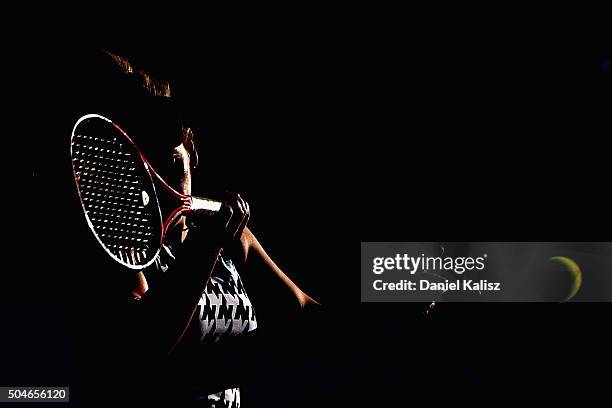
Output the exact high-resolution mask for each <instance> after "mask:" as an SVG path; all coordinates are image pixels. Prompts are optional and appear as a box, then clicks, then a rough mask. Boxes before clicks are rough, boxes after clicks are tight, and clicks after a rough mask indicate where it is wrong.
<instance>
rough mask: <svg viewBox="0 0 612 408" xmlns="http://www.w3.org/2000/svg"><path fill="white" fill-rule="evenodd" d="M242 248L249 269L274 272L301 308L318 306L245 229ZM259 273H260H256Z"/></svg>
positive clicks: (249, 231)
mask: <svg viewBox="0 0 612 408" xmlns="http://www.w3.org/2000/svg"><path fill="white" fill-rule="evenodd" d="M241 243H242V247H243V250H244V263H245V266H246V268H247V269H249V270H252V271H256V270H259V269H263V270H264V271H265V272H268V271H269V272H272V273H273V274H274V275H275V277H276V278H277V281H279V282H280V283H282V285H283V286H284V287H285V288H286V290H288V291H289V292H290V293H291V295H292V297H293V298H294V299H295V300H296V301H297V303H298V305H299V306H300V307H301V308H304V307H305V306H307V305H309V304H318V302H317V301H315V300H314V299H312V298H311V297H310V296H308V295H307V294H306V293H304V292H303V291H302V290H301V289H300V288H299V286H298V285H297V284H295V282H293V281H292V280H291V278H289V276H287V274H285V273H284V272H283V271H282V270H281V268H279V267H278V265H276V263H275V262H274V261H273V260H272V258H270V256H269V255H268V254H267V252H266V251H265V250H264V248H263V247H262V246H261V244H260V243H259V241H258V240H257V238H256V237H255V235H253V233H252V232H251V230H249V229H248V228H245V230H244V233H243V234H242V238H241ZM255 273H259V272H255Z"/></svg>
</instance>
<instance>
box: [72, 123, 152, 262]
mask: <svg viewBox="0 0 612 408" xmlns="http://www.w3.org/2000/svg"><path fill="white" fill-rule="evenodd" d="M70 157H71V161H72V169H73V175H74V180H75V182H76V187H77V191H78V196H79V199H80V201H81V206H82V208H83V213H84V215H85V219H86V221H87V224H88V226H89V228H90V230H91V232H92V233H93V234H94V237H95V238H96V240H97V241H98V243H99V244H100V245H101V246H102V248H103V249H104V251H106V253H107V254H108V255H110V256H111V258H112V259H113V260H115V261H116V262H118V263H119V264H121V265H123V266H125V267H127V268H129V269H132V270H141V269H144V268H146V267H148V266H149V265H151V264H152V263H153V262H154V261H155V258H156V257H157V255H158V254H159V251H160V249H161V243H162V239H163V226H162V216H161V211H160V206H159V201H158V198H157V193H156V191H155V184H154V183H153V178H152V175H151V172H150V166H149V164H148V163H147V161H146V160H145V158H144V157H143V156H142V154H141V153H140V151H139V150H138V148H137V147H136V145H135V144H134V142H133V141H132V140H131V139H130V137H129V136H128V135H127V134H126V133H125V132H124V131H123V130H122V129H121V128H120V127H119V126H117V125H115V124H114V123H113V122H112V121H111V120H110V119H108V118H106V117H104V116H101V115H98V114H87V115H84V116H82V117H81V118H79V119H78V120H77V122H76V123H75V125H74V128H73V130H72V134H71V138H70Z"/></svg>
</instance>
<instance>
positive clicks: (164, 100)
mask: <svg viewBox="0 0 612 408" xmlns="http://www.w3.org/2000/svg"><path fill="white" fill-rule="evenodd" d="M94 60H96V61H98V62H99V65H98V68H97V69H100V66H104V67H106V69H107V70H108V72H106V73H105V74H104V75H106V77H105V78H103V80H102V81H101V83H103V84H104V86H99V88H98V89H97V91H96V92H93V93H89V94H88V95H85V96H84V97H83V99H81V102H82V101H84V100H87V102H86V103H83V104H82V105H81V106H83V105H85V106H87V107H85V108H83V107H79V111H80V112H81V113H87V112H91V111H92V109H95V110H96V113H104V116H99V115H97V114H96V115H88V117H90V116H95V117H96V118H97V117H98V116H99V117H100V118H102V119H104V120H107V121H109V123H110V120H109V119H107V118H106V117H107V116H112V120H113V121H114V122H115V123H120V124H121V126H122V127H121V128H120V127H119V126H116V125H114V126H115V128H116V129H117V130H119V131H120V133H122V134H124V135H125V137H126V139H129V142H132V141H133V142H134V143H135V146H137V147H138V150H137V153H134V154H133V155H136V154H137V155H141V156H142V157H143V158H146V164H145V168H146V169H147V170H150V169H154V173H155V176H156V177H157V178H158V179H159V180H160V181H161V182H162V183H163V184H164V185H166V184H167V187H168V190H170V191H175V192H176V193H178V195H180V196H181V197H187V198H189V197H191V194H192V192H191V182H192V180H191V178H192V169H193V168H194V167H195V166H196V165H197V150H196V148H195V143H194V139H193V133H192V131H191V130H190V129H188V128H184V127H183V126H182V125H181V124H180V122H179V121H178V119H177V114H176V110H175V108H174V107H173V104H172V102H171V99H170V96H171V95H170V86H169V85H168V84H167V83H165V82H163V81H157V80H154V79H152V78H151V77H149V76H148V75H147V74H145V73H143V72H140V71H136V70H134V69H133V67H132V66H131V64H130V63H129V62H128V61H127V60H125V59H123V58H122V57H119V56H117V55H114V54H111V53H109V52H102V53H101V54H100V55H96V57H95V58H94ZM92 95H93V97H92ZM77 123H79V122H77ZM77 129H79V131H78V132H77V131H76V130H77ZM74 132H76V133H78V134H73V139H74V140H73V149H77V147H76V146H78V148H81V150H83V151H84V152H85V153H87V152H88V150H87V149H86V148H87V146H86V143H88V139H87V137H88V136H87V134H86V133H87V132H81V131H80V128H79V127H78V125H77V126H75V131H74ZM74 132H73V133H74ZM81 133H83V134H81ZM128 135H129V137H128ZM77 137H78V138H81V139H77ZM121 137H122V136H121V135H120V134H117V136H116V138H121ZM116 138H114V139H113V140H115V139H116ZM91 139H92V140H93V139H94V138H93V136H92V137H91ZM96 140H98V139H97V138H96ZM78 143H80V144H78ZM98 143H99V142H98ZM83 145H85V146H83ZM102 147H104V146H102ZM89 149H90V150H92V151H93V150H94V149H95V150H96V151H97V150H98V147H97V146H96V147H93V145H92V146H91V147H89ZM102 150H103V149H102ZM109 151H110V150H109ZM76 153H79V152H78V151H77V152H76ZM85 153H81V154H85ZM87 154H88V153H87ZM126 154H127V153H126ZM75 157H76V159H75ZM75 157H73V161H74V162H75V163H76V162H77V161H80V162H83V163H86V160H84V159H83V158H82V157H83V156H75ZM79 157H80V158H79ZM93 157H96V158H98V157H100V156H98V155H91V156H87V157H85V159H87V160H90V159H91V160H99V161H100V162H102V159H93ZM77 159H78V160H77ZM104 160H106V161H108V160H114V159H112V158H108V157H105V158H104ZM87 163H89V161H87ZM88 165H89V166H93V165H91V164H88ZM98 167H101V166H98ZM105 168H106V169H108V168H109V167H105ZM74 169H75V177H76V179H77V180H76V181H77V186H78V187H79V189H80V191H79V193H80V197H81V201H82V204H83V209H84V210H85V213H86V216H87V221H88V223H89V226H90V228H91V230H92V231H93V232H94V234H96V238H97V239H98V241H99V242H100V243H101V244H102V245H103V246H105V245H106V244H105V243H104V242H103V241H104V238H103V236H104V234H102V232H103V231H102V229H103V228H106V222H107V220H102V221H104V223H102V222H101V223H100V224H101V225H102V226H97V225H96V222H98V221H100V220H99V217H98V219H97V220H96V219H95V218H94V216H93V215H92V214H94V215H95V211H94V210H93V208H94V207H88V205H91V204H88V202H86V201H84V200H87V199H88V198H89V199H90V200H91V197H90V196H87V194H90V193H92V191H93V195H94V196H95V192H96V191H98V190H96V189H97V188H98V187H96V189H94V190H91V189H90V190H87V191H85V190H83V189H81V186H82V185H84V184H85V181H84V180H86V177H92V176H90V175H88V172H89V173H92V172H95V170H96V169H95V168H93V167H88V168H85V167H75V168H74ZM98 170H99V169H98ZM106 173H108V171H106ZM112 176H116V174H112ZM96 177H97V178H95V180H101V179H105V177H106V176H105V175H104V174H102V175H101V176H96ZM111 187H113V188H116V187H117V186H114V185H113V186H111ZM83 188H84V187H83ZM159 190H160V188H157V189H154V190H151V191H149V193H148V194H146V193H145V192H144V191H145V190H143V200H144V206H147V203H148V201H149V200H150V198H149V196H151V195H154V194H155V192H156V191H157V192H159ZM102 198H107V197H102ZM213 198H214V199H216V200H217V201H219V202H220V203H221V206H220V209H219V211H216V212H211V211H207V210H198V209H193V210H191V211H189V212H188V213H187V212H186V213H185V214H183V215H180V216H179V217H177V218H175V219H171V222H169V223H168V225H164V231H163V235H162V237H163V242H162V245H161V248H159V252H158V253H157V255H156V256H155V257H154V258H152V259H151V262H147V264H146V265H147V266H146V267H144V268H142V269H139V270H137V271H129V276H128V275H126V277H124V278H122V280H121V282H122V283H121V285H123V286H124V291H125V295H126V298H128V299H129V300H128V301H127V302H126V303H125V309H123V312H124V313H121V308H120V309H119V313H120V314H122V316H121V317H120V320H121V324H119V325H118V327H120V329H118V331H121V332H122V333H121V338H122V339H123V342H121V344H119V342H120V341H119V342H118V343H117V344H119V345H117V347H122V346H123V347H124V350H123V352H125V353H126V355H127V357H126V358H127V359H129V360H131V364H128V365H127V366H133V367H134V368H136V369H137V371H138V376H137V377H139V378H138V381H135V382H134V386H133V390H132V392H131V394H132V395H131V397H132V398H133V399H134V400H135V401H138V402H144V401H158V400H159V399H160V398H162V399H164V398H169V400H172V402H173V404H174V406H177V404H183V403H184V404H186V405H190V404H195V406H210V407H220V406H223V407H238V406H240V390H239V388H238V385H239V381H240V377H241V375H242V374H243V371H244V370H242V368H241V367H240V366H241V365H243V364H244V361H245V359H246V358H245V357H236V352H238V351H240V350H248V349H249V346H248V344H249V341H247V340H246V339H248V338H250V337H251V335H252V334H253V333H254V331H255V329H256V328H257V318H256V314H255V311H254V308H253V303H252V302H251V297H250V296H249V295H251V292H250V291H249V292H248V293H247V287H246V286H245V285H244V284H243V280H242V276H241V274H239V271H242V270H245V271H254V272H253V273H252V276H254V277H253V278H252V279H253V280H256V279H257V276H256V275H265V274H268V275H269V276H273V277H274V280H275V281H277V282H278V283H279V285H282V286H283V287H284V288H285V289H284V291H285V292H286V294H288V295H289V296H288V297H291V298H292V299H293V303H294V305H295V306H294V307H295V309H303V308H305V307H306V306H309V305H317V304H318V303H317V302H316V301H314V300H313V299H312V298H311V297H309V296H308V295H307V294H305V293H304V292H303V291H302V290H301V289H300V288H299V287H298V286H297V285H296V284H295V283H294V282H293V281H292V280H291V279H290V278H289V277H288V276H287V275H286V274H285V273H284V272H283V271H282V270H281V269H280V268H279V267H278V266H277V265H276V264H275V263H274V261H272V259H271V258H270V257H269V256H268V254H267V253H266V251H265V250H264V249H263V247H262V246H261V244H260V243H259V241H258V240H257V238H256V237H255V236H254V234H253V233H252V232H251V231H250V230H249V228H248V226H247V224H248V221H249V217H250V207H249V205H248V203H247V202H246V201H245V200H244V198H243V197H241V196H240V194H224V195H222V196H220V197H213ZM163 201H164V199H163V197H160V198H159V204H160V207H161V208H163V207H164V204H165V203H164V202H163ZM101 202H105V201H101ZM89 203H91V201H89ZM96 204H99V203H96ZM118 205H122V204H121V203H118ZM95 208H96V209H97V208H98V206H95ZM117 208H118V210H117V211H121V209H122V207H117ZM141 208H142V207H141ZM162 212H163V210H162ZM111 216H112V214H111ZM92 220H93V221H92ZM111 222H112V220H111ZM128 225H129V224H128ZM110 246H112V245H110ZM105 249H106V250H107V252H108V253H109V254H110V255H113V254H112V253H111V251H109V250H108V248H107V247H106V246H105ZM139 257H140V255H137V256H134V253H133V252H132V255H131V256H129V255H126V256H125V259H129V261H128V262H129V263H128V264H127V265H128V266H137V264H138V260H139ZM123 259H124V257H123V255H121V254H120V256H119V258H118V259H117V260H118V261H121V260H123ZM132 264H134V265H132ZM255 271H256V272H255ZM249 273H251V272H249ZM266 279H267V278H266ZM255 297H256V296H255ZM281 307H282V308H285V307H286V306H281ZM241 339H245V340H241ZM125 348H128V349H129V350H125ZM240 362H242V364H241V363H240ZM194 373H197V374H195V375H194ZM160 387H161V388H160ZM162 390H163V392H162ZM198 404H200V405H198Z"/></svg>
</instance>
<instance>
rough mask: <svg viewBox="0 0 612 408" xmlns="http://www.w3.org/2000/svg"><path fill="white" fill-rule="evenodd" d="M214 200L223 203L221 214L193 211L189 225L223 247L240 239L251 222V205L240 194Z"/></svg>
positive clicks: (227, 195) (225, 195)
mask: <svg viewBox="0 0 612 408" xmlns="http://www.w3.org/2000/svg"><path fill="white" fill-rule="evenodd" d="M213 198H215V199H217V200H219V201H221V202H222V205H221V209H220V210H219V212H217V213H211V212H209V211H206V210H196V211H193V212H192V213H190V214H189V219H188V225H189V226H190V227H193V228H194V229H196V230H200V231H202V233H203V235H205V236H206V237H207V238H208V239H212V240H214V241H215V242H218V243H220V244H221V245H222V246H225V245H229V244H231V243H233V242H235V241H236V240H238V239H240V236H241V235H242V232H243V231H244V228H245V227H246V225H247V223H248V221H249V217H250V214H251V211H250V208H249V204H248V203H247V202H246V201H245V200H244V199H243V198H242V197H241V196H240V194H238V193H226V194H224V195H223V196H221V197H213ZM190 229H191V228H190ZM199 235H200V234H199Z"/></svg>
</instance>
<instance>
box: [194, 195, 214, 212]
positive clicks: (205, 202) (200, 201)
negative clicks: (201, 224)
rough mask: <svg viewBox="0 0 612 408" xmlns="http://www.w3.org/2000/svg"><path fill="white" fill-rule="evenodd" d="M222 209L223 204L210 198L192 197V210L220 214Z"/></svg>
mask: <svg viewBox="0 0 612 408" xmlns="http://www.w3.org/2000/svg"><path fill="white" fill-rule="evenodd" d="M220 209H221V202H220V201H216V200H211V199H210V198H204V197H194V196H191V210H192V211H196V210H204V211H211V212H218V211H219V210H220Z"/></svg>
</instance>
